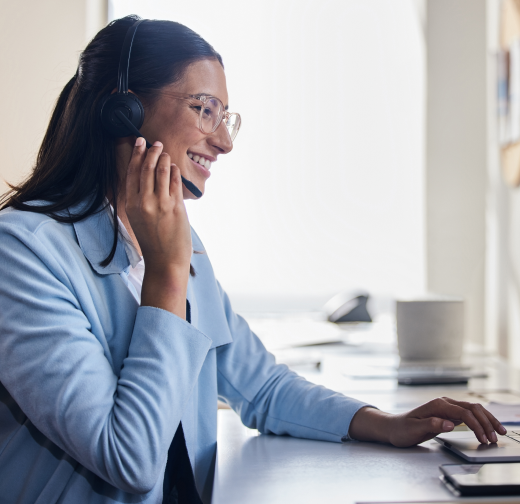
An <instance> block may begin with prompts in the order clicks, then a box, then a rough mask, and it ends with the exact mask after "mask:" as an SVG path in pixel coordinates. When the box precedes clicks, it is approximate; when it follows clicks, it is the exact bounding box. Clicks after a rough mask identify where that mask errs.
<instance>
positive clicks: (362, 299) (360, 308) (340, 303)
mask: <svg viewBox="0 0 520 504" xmlns="http://www.w3.org/2000/svg"><path fill="white" fill-rule="evenodd" d="M368 297H369V295H368V294H366V293H363V294H358V295H357V296H355V297H352V293H350V294H349V293H343V294H338V295H337V296H334V297H333V298H332V299H331V300H330V301H328V302H327V303H326V304H325V306H324V307H323V309H324V310H325V313H326V314H327V320H328V321H329V322H334V323H336V324H340V323H344V322H372V317H371V316H370V314H369V313H368V309H367V301H368Z"/></svg>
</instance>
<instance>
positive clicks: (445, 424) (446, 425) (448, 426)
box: [442, 420, 455, 432]
mask: <svg viewBox="0 0 520 504" xmlns="http://www.w3.org/2000/svg"><path fill="white" fill-rule="evenodd" d="M454 427H455V425H454V424H453V423H452V422H448V421H446V420H445V421H444V422H442V430H444V431H445V432H446V431H450V430H453V428H454Z"/></svg>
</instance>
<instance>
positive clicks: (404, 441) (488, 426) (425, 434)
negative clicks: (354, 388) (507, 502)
mask: <svg viewBox="0 0 520 504" xmlns="http://www.w3.org/2000/svg"><path fill="white" fill-rule="evenodd" d="M461 423H465V424H466V425H467V426H468V427H469V428H470V429H471V430H472V431H473V432H474V433H475V436H476V437H477V439H478V440H479V441H480V442H481V443H483V444H487V443H488V442H491V443H496V442H497V440H498V438H497V433H498V434H500V435H504V434H505V433H506V432H507V431H506V429H505V427H504V426H503V425H502V424H501V423H500V422H499V421H498V420H497V419H496V418H495V417H494V416H493V415H492V414H491V413H490V412H489V411H487V410H486V409H485V408H484V407H483V406H482V405H480V404H478V403H469V402H465V401H455V400H454V399H450V398H448V397H440V398H437V399H434V400H433V401H430V402H427V403H426V404H423V405H422V406H419V407H418V408H415V409H413V410H411V411H409V412H408V413H402V414H399V415H391V414H389V413H384V412H382V411H379V410H376V409H374V408H369V407H367V408H362V409H361V410H359V411H358V412H357V413H356V414H355V415H354V418H353V419H352V422H351V423H350V429H349V435H350V436H351V437H352V438H354V439H357V440H359V441H380V442H384V443H390V444H392V445H394V446H398V447H403V448H404V447H407V446H414V445H416V444H419V443H423V442H424V441H427V440H428V439H432V438H434V437H435V436H437V435H438V434H441V433H443V432H450V431H452V430H453V429H454V427H455V425H459V424H461Z"/></svg>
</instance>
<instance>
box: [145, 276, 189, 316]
mask: <svg viewBox="0 0 520 504" xmlns="http://www.w3.org/2000/svg"><path fill="white" fill-rule="evenodd" d="M188 279H189V269H188V271H187V272H186V271H182V270H181V269H176V268H168V269H163V270H158V269H152V268H150V269H149V268H148V266H146V268H145V273H144V278H143V287H142V291H141V306H153V307H155V308H161V309H163V310H167V311H169V312H171V313H173V314H175V315H177V316H178V317H180V318H182V319H185V318H186V295H187V291H188Z"/></svg>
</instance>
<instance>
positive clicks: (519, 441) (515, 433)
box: [506, 430, 520, 443]
mask: <svg viewBox="0 0 520 504" xmlns="http://www.w3.org/2000/svg"><path fill="white" fill-rule="evenodd" d="M511 434H512V435H511ZM511 434H506V437H508V438H509V439H512V440H513V441H516V442H517V443H520V437H513V436H520V432H519V431H514V430H512V431H511Z"/></svg>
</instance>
